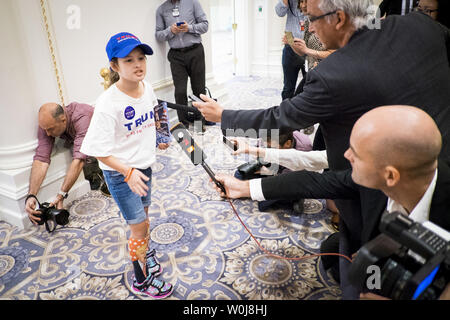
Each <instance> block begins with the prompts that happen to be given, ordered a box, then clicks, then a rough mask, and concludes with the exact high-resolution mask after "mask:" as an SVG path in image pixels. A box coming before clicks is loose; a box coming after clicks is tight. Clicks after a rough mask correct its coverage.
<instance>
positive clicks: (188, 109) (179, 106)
mask: <svg viewBox="0 0 450 320" xmlns="http://www.w3.org/2000/svg"><path fill="white" fill-rule="evenodd" d="M162 102H165V103H167V108H170V109H175V110H179V111H183V112H186V113H188V112H192V113H194V114H195V115H196V116H198V115H201V112H200V111H198V109H197V108H195V107H190V106H185V105H182V104H176V103H172V102H167V101H163V100H159V99H158V103H162Z"/></svg>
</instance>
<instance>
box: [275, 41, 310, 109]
mask: <svg viewBox="0 0 450 320" xmlns="http://www.w3.org/2000/svg"><path fill="white" fill-rule="evenodd" d="M281 63H282V65H283V77H284V85H283V91H282V92H281V98H282V99H283V100H284V99H290V98H292V97H293V96H294V93H295V89H296V85H297V79H298V74H299V72H300V70H301V71H302V75H303V76H304V75H305V74H306V72H305V58H304V57H300V56H299V55H298V54H296V53H295V52H294V50H292V48H291V47H290V46H289V45H285V46H284V49H283V56H282V60H281Z"/></svg>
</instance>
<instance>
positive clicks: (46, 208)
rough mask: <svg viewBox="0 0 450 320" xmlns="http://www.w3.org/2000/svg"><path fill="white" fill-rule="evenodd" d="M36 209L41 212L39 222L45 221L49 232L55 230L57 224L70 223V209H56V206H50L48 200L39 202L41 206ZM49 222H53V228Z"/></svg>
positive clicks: (41, 223)
mask: <svg viewBox="0 0 450 320" xmlns="http://www.w3.org/2000/svg"><path fill="white" fill-rule="evenodd" d="M36 211H39V212H40V214H39V215H37V216H38V217H39V218H40V220H39V222H38V224H39V225H43V224H44V223H45V228H46V229H47V231H48V232H49V233H52V232H53V231H55V229H56V226H57V225H61V226H65V225H66V224H68V223H69V216H70V214H69V211H67V210H65V209H56V208H55V206H50V204H49V203H48V202H44V203H42V204H40V203H39V208H38V209H36ZM49 222H50V223H51V224H52V228H50V225H49Z"/></svg>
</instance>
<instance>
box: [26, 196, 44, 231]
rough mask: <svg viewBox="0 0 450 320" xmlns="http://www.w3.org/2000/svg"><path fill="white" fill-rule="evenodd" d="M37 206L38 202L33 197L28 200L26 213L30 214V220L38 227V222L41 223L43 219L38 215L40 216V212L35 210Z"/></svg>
mask: <svg viewBox="0 0 450 320" xmlns="http://www.w3.org/2000/svg"><path fill="white" fill-rule="evenodd" d="M36 206H37V200H36V199H35V198H33V197H30V198H28V200H27V202H26V203H25V211H26V212H27V214H28V218H29V219H30V221H31V222H32V223H33V224H35V225H37V224H38V222H40V221H41V218H39V217H38V215H40V212H39V211H36V210H35V209H36Z"/></svg>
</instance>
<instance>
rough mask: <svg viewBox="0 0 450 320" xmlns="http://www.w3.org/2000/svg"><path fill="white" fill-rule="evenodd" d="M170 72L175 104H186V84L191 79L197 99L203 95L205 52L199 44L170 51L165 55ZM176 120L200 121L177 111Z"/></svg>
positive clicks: (204, 91)
mask: <svg viewBox="0 0 450 320" xmlns="http://www.w3.org/2000/svg"><path fill="white" fill-rule="evenodd" d="M167 58H168V60H169V62H170V69H171V71H172V79H173V84H174V86H175V103H177V104H181V105H187V104H188V97H187V83H188V78H190V79H191V88H192V92H193V93H194V95H196V96H197V97H199V96H200V94H205V93H206V90H205V72H206V67H205V50H204V49H203V45H202V44H201V43H199V44H195V45H193V46H191V47H188V48H182V49H170V50H169V53H168V55H167ZM177 113H178V120H179V121H180V122H184V123H187V122H188V121H191V122H192V121H193V120H200V119H201V116H200V118H199V119H189V117H188V115H187V114H186V113H185V112H183V111H177Z"/></svg>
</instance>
